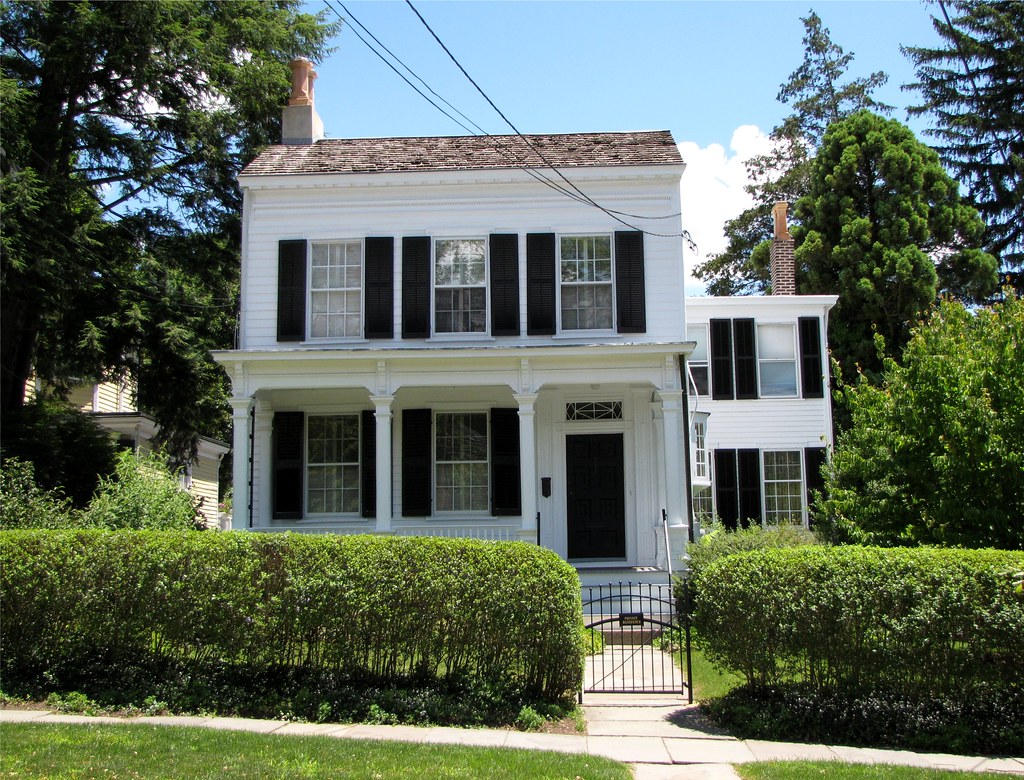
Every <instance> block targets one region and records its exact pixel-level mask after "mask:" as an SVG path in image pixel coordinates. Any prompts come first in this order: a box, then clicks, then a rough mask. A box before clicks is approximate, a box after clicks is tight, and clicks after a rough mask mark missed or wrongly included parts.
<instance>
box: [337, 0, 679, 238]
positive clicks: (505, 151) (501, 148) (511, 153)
mask: <svg viewBox="0 0 1024 780" xmlns="http://www.w3.org/2000/svg"><path fill="white" fill-rule="evenodd" d="M336 2H337V3H338V5H339V6H341V8H342V9H343V10H344V11H345V13H346V14H348V18H349V19H351V21H353V22H355V23H356V24H357V25H358V26H359V27H360V28H361V29H362V30H363V31H364V32H365V33H366V34H367V35H368V36H369V37H370V38H372V39H373V40H374V41H375V42H376V43H377V45H378V46H380V47H381V48H382V49H383V50H384V51H386V52H387V53H388V55H390V57H391V58H392V59H394V60H395V62H397V63H398V64H399V65H401V66H402V68H404V69H405V70H406V71H407V72H408V73H409V74H410V75H411V76H412V77H413V78H415V79H416V80H417V81H419V82H420V83H421V84H423V86H424V88H425V89H426V90H427V91H429V92H430V93H431V94H433V95H434V96H435V97H437V98H438V100H440V101H442V102H443V103H445V104H446V105H447V106H448V107H449V108H451V109H452V111H454V112H455V113H457V114H459V116H461V117H462V118H463V119H465V120H466V122H468V123H469V124H470V125H472V126H473V128H476V130H474V129H472V128H470V127H467V125H466V124H464V123H463V122H461V121H459V120H458V119H456V118H455V117H453V116H452V115H451V114H450V113H449V112H448V111H446V110H445V109H444V108H442V107H441V106H439V105H438V104H437V103H436V102H435V101H434V100H432V99H431V98H430V97H429V96H427V95H426V94H425V93H424V92H423V91H422V90H421V89H419V88H418V87H417V86H416V85H415V84H413V83H412V82H411V81H409V79H408V78H406V77H405V75H404V74H402V73H401V72H399V70H398V69H397V68H396V67H395V65H394V64H392V63H391V62H390V61H389V60H388V59H387V58H386V57H385V56H384V55H383V54H381V52H380V51H378V50H377V49H376V48H374V46H373V45H371V44H370V43H369V41H367V40H366V38H364V37H363V36H362V35H361V34H360V33H359V31H358V30H356V29H355V28H354V27H352V26H351V25H349V27H350V28H351V29H352V31H353V33H354V34H355V35H356V37H357V38H358V39H359V40H360V42H362V43H363V45H364V46H366V47H367V48H368V49H370V51H371V52H373V54H374V55H376V56H377V57H378V58H379V59H380V60H381V61H382V62H384V64H385V65H387V66H388V67H389V68H391V70H392V71H394V72H395V74H396V75H398V76H399V78H401V79H402V80H403V81H405V82H406V84H408V85H409V86H410V87H412V89H414V90H415V91H416V93H417V94H419V95H420V96H421V97H422V98H423V99H424V100H426V101H427V102H428V103H430V104H431V105H432V106H433V107H434V108H436V109H437V110H438V111H440V112H441V113H442V114H444V115H445V116H446V117H448V118H449V119H451V120H452V121H453V122H455V124H457V125H458V126H459V127H461V128H462V129H463V130H465V131H466V132H468V133H470V134H471V135H476V136H480V135H482V136H484V137H486V138H489V139H491V141H492V142H493V146H494V148H495V150H497V151H498V152H499V153H500V154H502V155H503V156H504V157H505V158H506V159H508V160H509V162H510V164H511V165H512V166H513V167H514V168H517V169H519V170H522V171H524V172H525V173H527V174H528V175H530V176H531V177H532V178H533V179H535V180H536V181H538V182H540V183H541V184H543V185H545V186H547V187H549V188H551V189H553V190H554V191H556V192H558V193H559V194H561V195H563V196H565V197H568V198H571V199H572V200H575V201H577V202H579V203H584V204H586V205H590V206H594V207H595V208H598V209H600V210H601V211H603V212H605V213H606V214H608V215H609V216H611V217H613V218H614V219H616V220H617V221H618V222H621V223H622V224H624V225H626V226H627V227H630V228H632V229H634V230H638V228H636V227H635V226H634V225H632V224H630V223H628V222H625V221H624V220H622V219H620V218H619V216H624V217H630V218H633V219H672V218H675V217H678V216H679V215H680V214H679V213H676V214H669V215H664V216H660V215H659V216H647V215H643V214H629V213H627V212H622V211H616V210H614V209H609V208H606V207H604V206H601V205H600V204H598V203H597V202H595V201H594V200H593V199H592V198H590V197H589V196H588V195H587V194H586V193H585V192H583V191H582V190H580V189H579V187H577V186H576V185H575V184H574V183H573V182H571V181H570V180H569V179H567V178H566V177H565V176H564V175H563V174H562V173H561V172H560V171H559V170H558V169H556V168H555V167H554V166H553V165H552V164H551V163H550V162H549V161H548V160H547V159H546V158H545V157H544V155H543V154H541V153H540V151H539V150H538V149H537V148H536V147H535V146H534V145H533V144H532V143H531V142H530V141H529V139H528V138H526V137H525V136H523V134H522V133H520V132H519V131H518V130H517V129H516V128H515V127H514V126H512V127H513V130H515V133H516V137H518V138H519V139H520V140H521V141H523V143H524V144H525V145H526V147H527V148H529V149H530V150H531V151H533V152H534V154H536V155H537V156H538V157H539V158H540V159H541V160H542V161H543V162H544V164H545V166H546V167H547V168H548V169H550V170H552V171H554V172H555V173H556V174H557V175H558V176H559V177H560V178H561V179H563V180H564V181H565V182H566V183H567V184H568V185H569V187H571V188H572V190H575V192H573V191H571V190H569V189H567V188H566V187H564V186H562V185H561V184H559V183H557V182H556V181H553V180H551V179H550V178H548V177H547V176H545V175H544V174H543V173H541V171H540V170H539V169H538V168H536V167H535V166H531V165H530V164H529V163H527V162H526V161H525V160H524V159H523V158H521V157H520V156H519V153H518V151H517V150H515V149H513V148H512V147H510V146H508V145H506V144H502V143H500V141H499V137H497V136H494V135H492V134H491V133H488V132H487V131H486V130H484V129H483V128H482V127H481V126H480V125H479V124H477V123H476V122H474V121H473V120H472V119H470V118H469V117H467V116H466V115H465V114H464V113H462V112H461V111H459V109H457V108H456V107H455V106H453V105H452V104H451V103H450V102H449V101H447V100H445V98H443V97H442V96H441V95H439V94H438V93H437V92H436V91H435V90H434V89H432V88H431V87H430V85H429V84H428V83H427V82H426V81H425V80H424V79H423V78H422V77H420V76H419V75H418V74H417V73H416V72H415V71H414V70H413V69H412V68H410V67H409V66H408V65H406V64H405V63H404V62H403V61H402V60H401V58H400V57H398V55H396V54H395V53H394V52H393V51H391V50H390V49H389V48H388V47H387V46H386V45H384V43H382V42H381V41H380V39H379V38H377V36H375V35H374V34H373V33H372V32H371V31H370V30H369V29H368V28H367V27H366V26H365V25H364V24H363V23H362V22H360V21H359V19H358V18H357V17H356V16H355V15H354V14H353V13H352V12H351V11H350V10H349V9H348V8H347V7H346V6H345V4H344V3H343V2H341V1H340V0H336ZM324 4H325V5H326V6H327V7H328V8H329V9H330V10H331V11H332V12H333V13H334V14H335V15H336V16H337V17H338V18H339V19H340V20H341V21H342V22H345V21H348V20H347V19H346V18H345V17H343V16H342V15H341V14H340V13H339V12H338V10H337V9H336V8H335V7H334V6H333V5H332V4H331V2H330V0H324ZM413 10H414V11H415V10H416V9H415V8H413ZM417 15H418V12H417ZM420 18H421V20H422V17H420ZM423 23H424V24H426V22H425V21H424V22H423ZM427 29H428V30H429V29H430V28H429V25H428V26H427ZM431 32H433V31H431ZM435 39H436V35H435ZM438 42H439V43H440V41H438ZM441 46H442V47H444V44H443V43H441ZM446 51H447V49H446ZM448 54H449V57H451V56H452V55H451V53H450V52H448ZM453 59H454V58H453ZM456 64H458V63H456ZM460 69H461V66H460ZM463 73H465V71H464V70H463ZM465 75H466V77H467V78H469V75H468V74H465ZM470 81H471V82H472V79H471V78H470ZM473 83H474V86H477V85H476V84H475V82H473ZM477 89H478V90H479V87H478V86H477ZM485 98H486V95H485ZM488 102H490V100H489V98H488ZM492 106H493V103H492ZM495 110H497V107H495ZM498 113H499V114H500V115H501V116H502V118H503V119H505V121H506V122H507V123H508V124H509V125H510V126H511V123H510V122H508V119H507V118H506V117H505V116H504V115H503V114H501V112H500V111H498ZM476 131H479V132H476ZM617 215H618V216H617ZM641 232H646V233H649V234H650V235H657V236H664V237H669V238H675V237H683V238H685V239H686V240H687V241H688V242H689V244H690V246H691V247H694V248H696V247H695V244H694V243H693V241H692V239H691V238H690V236H689V234H688V233H682V234H658V233H651V232H650V231H641Z"/></svg>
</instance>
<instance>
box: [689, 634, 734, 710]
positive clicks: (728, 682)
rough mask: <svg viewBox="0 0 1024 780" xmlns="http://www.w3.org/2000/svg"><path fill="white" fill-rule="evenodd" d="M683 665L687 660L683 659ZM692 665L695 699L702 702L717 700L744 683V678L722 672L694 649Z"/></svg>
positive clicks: (691, 655)
mask: <svg viewBox="0 0 1024 780" xmlns="http://www.w3.org/2000/svg"><path fill="white" fill-rule="evenodd" d="M681 662H682V663H683V664H685V663H686V659H685V658H681ZM690 665H691V666H692V668H693V699H694V701H702V700H704V699H716V698H718V697H719V696H724V695H725V694H727V693H728V692H729V691H731V690H732V689H733V688H735V687H736V686H737V685H740V684H741V683H742V682H743V678H742V677H741V676H740V675H738V674H733V673H732V672H723V671H720V670H719V669H718V668H717V667H715V666H713V665H712V664H711V662H710V661H709V660H708V659H707V658H705V657H704V653H702V652H701V651H700V650H698V649H697V648H696V647H694V648H693V649H692V650H691V652H690Z"/></svg>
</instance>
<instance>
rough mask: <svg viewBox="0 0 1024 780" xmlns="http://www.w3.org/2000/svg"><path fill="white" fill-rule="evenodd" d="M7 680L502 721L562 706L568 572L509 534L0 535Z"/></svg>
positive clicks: (30, 688)
mask: <svg viewBox="0 0 1024 780" xmlns="http://www.w3.org/2000/svg"><path fill="white" fill-rule="evenodd" d="M0 621H2V624H3V626H4V654H3V656H2V658H0V672H2V674H3V679H4V687H5V691H6V692H7V693H8V694H12V695H18V696H26V695H27V696H32V697H34V698H45V697H46V696H47V695H49V694H51V693H59V694H67V693H70V692H77V693H80V694H82V695H84V696H86V697H87V698H88V699H90V700H92V701H95V702H96V703H97V704H98V705H99V706H103V707H111V706H114V707H128V706H131V707H137V708H141V707H143V706H144V705H145V702H146V701H147V700H155V701H160V702H164V703H166V704H167V706H168V708H169V709H170V710H172V711H190V712H199V711H215V712H219V713H224V714H229V713H235V714H246V715H251V716H255V717H287V718H295V719H304V720H311V721H339V720H368V721H371V722H379V723H424V724H425V723H453V724H480V723H509V724H510V723H513V722H514V721H515V720H516V718H517V716H518V715H519V714H520V712H521V711H522V708H523V706H524V705H531V706H537V707H540V706H548V705H558V704H564V705H567V706H568V705H571V703H572V700H573V696H574V695H575V693H576V691H577V690H578V689H579V686H580V683H581V680H582V669H583V661H582V657H583V637H582V617H581V612H580V596H579V580H578V578H577V577H576V573H575V571H574V570H573V569H572V568H571V567H570V566H568V564H566V563H565V562H564V561H561V560H560V559H559V558H558V557H557V556H556V555H555V554H554V553H551V552H550V551H547V550H543V549H541V548H536V547H532V546H527V545H522V544H518V543H489V542H476V541H472V540H450V539H437V538H422V539H401V538H381V537H359V536H331V535H323V536H319V535H318V536H301V535H293V534H267V535H263V534H241V533H239V534H235V533H224V534H197V533H188V532H156V531H142V532H139V531H131V532H125V531H118V532H106V531H8V532H2V534H0Z"/></svg>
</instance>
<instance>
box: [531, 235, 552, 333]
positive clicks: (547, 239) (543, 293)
mask: <svg viewBox="0 0 1024 780" xmlns="http://www.w3.org/2000/svg"><path fill="white" fill-rule="evenodd" d="M555 278H556V277H555V234H554V233H529V234H527V236H526V333H527V335H529V336H552V335H554V333H555Z"/></svg>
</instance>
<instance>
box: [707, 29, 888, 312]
mask: <svg viewBox="0 0 1024 780" xmlns="http://www.w3.org/2000/svg"><path fill="white" fill-rule="evenodd" d="M801 21H802V22H803V24H804V38H803V45H804V59H803V62H802V63H801V64H800V67H799V68H797V69H796V70H795V71H793V73H791V74H790V76H789V80H788V81H786V83H785V84H782V85H781V86H780V89H779V94H778V96H777V98H776V99H777V100H778V101H779V102H780V103H783V104H784V105H791V106H792V107H793V109H794V113H792V114H791V115H790V116H788V117H786V119H784V120H783V122H782V124H780V125H779V126H778V127H776V128H775V129H774V130H772V134H771V138H772V141H773V142H774V148H773V150H772V151H771V152H770V153H768V154H765V155H759V156H757V157H753V158H751V159H750V160H748V161H747V175H748V177H749V179H750V181H751V183H750V184H748V185H747V186H746V188H745V189H746V191H747V193H749V194H750V195H751V196H753V198H754V200H755V201H756V203H755V205H754V206H752V207H751V208H749V209H747V210H746V211H744V212H743V213H741V214H740V215H739V216H737V217H736V218H735V219H732V220H730V221H729V222H727V223H726V225H725V235H726V237H727V238H728V240H729V243H728V246H727V247H726V250H725V251H724V252H722V253H721V254H718V255H714V256H712V257H710V258H709V259H708V260H706V261H705V262H704V263H702V264H700V265H698V266H697V267H696V268H695V269H694V274H695V275H696V276H697V278H698V279H702V280H703V281H705V282H706V283H707V285H708V292H710V293H711V294H712V295H743V294H750V293H756V292H764V291H765V290H766V289H767V288H768V287H769V285H770V282H771V279H770V269H769V267H768V247H767V245H765V244H764V242H765V241H767V240H769V239H770V238H771V236H772V216H771V210H772V206H773V205H774V204H775V203H776V202H777V201H780V200H785V201H790V202H792V201H795V200H797V199H798V198H799V197H800V196H801V195H803V194H804V193H805V192H807V187H808V180H809V176H810V169H811V162H812V160H813V159H814V154H815V152H816V150H817V149H818V147H819V146H820V144H821V141H822V138H823V137H824V135H825V130H826V129H827V128H828V126H829V125H830V124H831V123H832V122H835V121H838V120H839V119H842V118H844V117H847V116H849V115H851V114H853V113H855V112H856V111H859V110H861V109H865V108H867V109H872V110H874V111H878V112H883V113H888V112H889V111H890V110H891V107H889V106H887V105H885V104H883V103H879V102H878V101H876V100H875V99H874V98H872V97H871V93H872V92H874V91H875V90H876V89H877V88H878V87H880V86H882V85H884V84H885V83H886V81H888V76H886V75H885V74H884V73H883V72H881V71H877V72H875V73H872V74H871V75H870V76H867V77H864V78H854V79H851V80H849V81H847V82H845V83H844V82H843V78H844V77H845V76H846V72H847V70H848V69H849V67H850V64H851V63H852V62H853V53H852V52H851V53H847V52H844V51H843V49H842V47H841V46H839V45H837V44H835V43H833V41H832V38H831V35H830V33H829V30H828V28H827V27H825V26H824V25H823V24H822V22H821V18H820V17H819V16H818V15H817V14H816V13H814V11H811V13H810V14H809V15H808V16H807V17H804V18H802V19H801Z"/></svg>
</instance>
